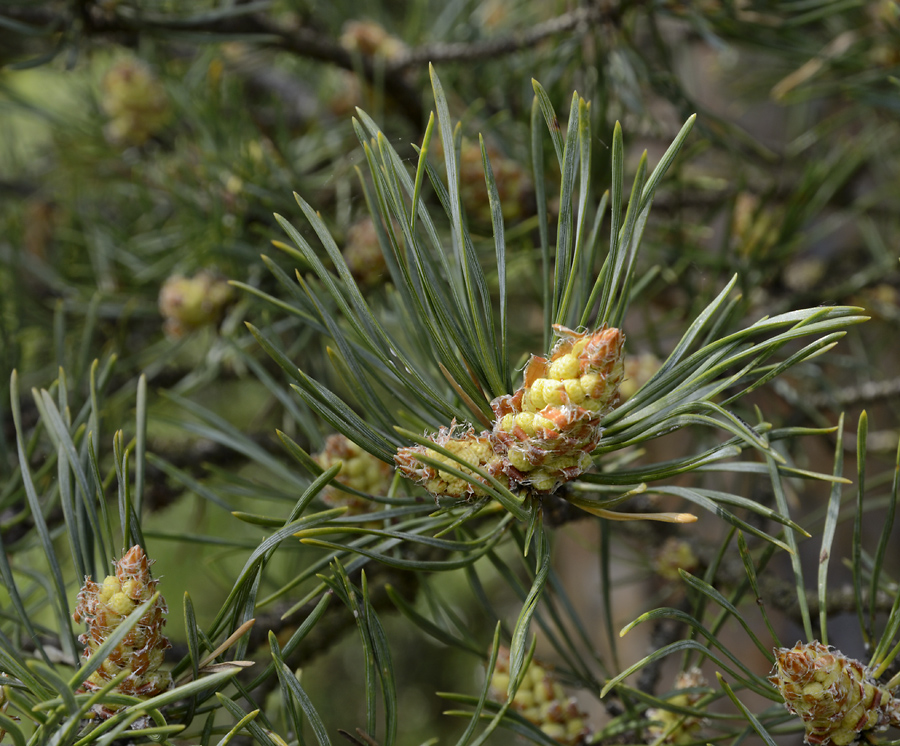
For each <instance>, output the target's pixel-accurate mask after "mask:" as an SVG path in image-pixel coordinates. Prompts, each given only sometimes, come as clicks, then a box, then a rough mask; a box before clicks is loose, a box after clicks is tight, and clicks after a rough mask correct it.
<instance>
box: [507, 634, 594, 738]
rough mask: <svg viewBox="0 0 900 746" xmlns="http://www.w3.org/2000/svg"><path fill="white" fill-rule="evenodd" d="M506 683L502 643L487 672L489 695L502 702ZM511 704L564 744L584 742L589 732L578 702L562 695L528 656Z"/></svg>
mask: <svg viewBox="0 0 900 746" xmlns="http://www.w3.org/2000/svg"><path fill="white" fill-rule="evenodd" d="M508 686H509V648H506V647H502V648H500V650H499V651H498V654H497V664H496V666H495V667H494V673H493V675H492V676H491V687H490V692H489V694H490V697H491V699H493V700H495V701H497V702H505V701H506V691H507V688H508ZM511 707H512V709H513V710H515V711H516V712H518V713H519V714H520V715H521V716H522V717H524V718H525V719H526V720H528V721H530V722H531V723H534V724H535V725H536V726H537V727H538V728H540V729H541V730H542V731H543V732H544V733H546V734H547V735H548V736H550V737H551V738H553V739H555V740H556V741H558V742H559V743H561V744H564V745H565V746H576V744H581V743H584V742H585V739H586V738H587V737H588V736H589V735H590V730H589V729H588V728H587V726H586V725H585V722H584V718H585V717H586V715H585V713H583V712H581V711H580V710H579V709H578V703H577V702H576V701H575V699H574V698H573V697H567V696H566V693H565V692H564V691H563V688H562V686H561V685H560V684H559V682H558V681H557V680H556V679H555V678H554V676H553V675H552V674H551V673H550V672H549V671H547V669H546V667H544V666H543V665H541V663H540V662H538V661H536V660H532V661H531V664H530V665H529V666H528V669H527V670H526V671H525V677H524V678H523V679H522V684H521V686H520V687H519V690H518V691H517V692H516V696H515V698H514V699H513V701H512V705H511Z"/></svg>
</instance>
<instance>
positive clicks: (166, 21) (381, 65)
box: [0, 5, 621, 126]
mask: <svg viewBox="0 0 900 746" xmlns="http://www.w3.org/2000/svg"><path fill="white" fill-rule="evenodd" d="M92 10H93V11H94V12H92V13H86V14H84V15H83V16H82V20H83V25H84V32H85V33H86V34H87V35H102V36H117V35H126V36H135V37H137V36H140V35H141V34H145V33H159V32H168V33H177V32H180V31H181V32H183V31H192V32H204V33H210V34H217V35H220V36H222V37H228V36H234V35H240V36H242V37H246V36H247V35H248V34H251V35H257V36H258V38H257V39H256V44H257V46H259V47H268V48H272V49H280V50H283V51H286V52H290V53H291V54H295V55H297V56H299V57H306V58H308V59H312V60H318V61H320V62H327V63H330V64H333V65H336V66H337V67H342V68H344V69H346V70H352V71H357V70H358V71H360V72H361V73H362V75H363V77H365V78H366V80H368V81H369V82H370V83H375V82H383V84H384V88H385V91H386V92H387V93H388V95H389V96H390V97H391V98H393V99H394V100H395V101H396V102H397V103H398V104H399V105H400V107H401V109H402V110H403V111H404V113H405V114H406V116H407V118H409V119H410V120H411V121H413V122H414V123H415V124H416V125H417V126H420V125H421V124H422V121H423V116H424V109H423V107H422V101H421V97H420V96H419V94H418V92H417V91H416V90H415V89H414V88H413V87H412V86H410V84H409V83H408V81H407V79H406V76H405V73H406V72H407V71H409V70H410V69H411V68H416V67H421V66H424V65H425V63H427V62H431V63H445V62H463V61H464V62H470V61H473V60H483V59H490V58H495V57H501V56H504V55H509V54H514V53H516V52H518V51H520V50H523V49H529V48H531V47H534V46H535V45H536V44H539V43H540V42H542V41H544V40H545V39H548V38H550V37H552V36H556V35H559V34H565V33H570V32H574V33H575V34H586V33H588V32H589V31H590V30H591V29H592V27H594V26H596V25H597V24H599V23H609V22H616V21H617V20H618V18H619V16H620V14H621V9H620V8H618V7H615V8H612V7H610V8H600V7H598V6H597V5H591V6H588V7H582V8H578V9H576V10H573V11H570V12H568V13H563V14H562V15H560V16H557V17H556V18H551V19H550V20H549V21H545V22H543V23H539V24H537V25H536V26H533V27H531V28H528V29H525V30H523V31H520V32H516V33H512V34H509V35H506V36H501V37H498V38H494V39H485V40H481V41H476V42H458V43H444V42H437V43H434V44H425V45H422V46H419V47H416V48H413V49H406V50H403V51H401V52H398V53H397V54H396V55H395V56H394V57H392V58H391V59H389V60H376V59H375V58H373V57H368V56H362V57H360V56H357V55H353V54H351V53H350V52H349V51H348V50H347V49H345V48H344V47H343V46H341V45H340V44H339V43H338V42H337V41H336V40H334V39H331V38H328V37H327V36H324V35H323V34H322V33H321V32H320V31H318V30H314V29H311V28H306V27H303V26H299V25H297V26H293V27H291V28H288V27H286V26H282V25H278V24H277V23H275V22H274V21H273V20H271V19H270V18H268V17H266V16H264V15H262V14H247V15H239V16H232V17H220V18H214V19H210V18H208V17H202V16H201V17H196V18H187V19H179V18H171V17H164V16H156V17H154V16H148V15H141V16H133V17H128V16H124V15H122V14H120V13H115V12H114V13H110V12H104V11H100V10H99V9H96V8H94V9H92ZM0 16H4V17H6V18H9V19H11V20H15V21H19V22H23V23H29V24H32V25H38V26H45V27H49V28H59V27H60V26H64V25H65V22H64V21H63V20H62V18H61V17H59V16H55V15H54V14H53V13H50V12H47V11H43V10H38V9H29V8H16V7H13V8H6V9H3V11H2V12H0ZM223 40H224V39H223Z"/></svg>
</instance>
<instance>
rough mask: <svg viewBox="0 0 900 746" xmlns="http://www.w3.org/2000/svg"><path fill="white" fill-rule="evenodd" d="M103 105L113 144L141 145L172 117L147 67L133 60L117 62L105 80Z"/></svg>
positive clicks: (160, 84)
mask: <svg viewBox="0 0 900 746" xmlns="http://www.w3.org/2000/svg"><path fill="white" fill-rule="evenodd" d="M101 88H102V94H103V99H102V104H103V108H104V110H105V111H106V113H107V114H108V115H109V117H110V120H109V124H107V126H106V135H107V137H108V138H109V140H110V141H111V142H114V143H118V144H122V145H142V144H143V143H145V142H146V141H147V140H148V139H149V138H151V137H152V136H153V135H155V134H156V133H157V132H159V131H160V130H162V128H163V127H165V126H166V124H168V122H169V120H170V119H171V117H172V107H171V104H170V102H169V96H168V94H167V93H166V89H165V88H164V87H163V85H162V83H160V82H159V79H158V78H157V77H156V76H155V75H154V74H153V72H152V71H151V70H150V68H149V67H147V65H145V64H144V63H143V62H141V61H140V60H137V59H134V58H124V59H121V60H119V61H118V62H116V64H115V65H113V67H112V68H110V70H109V72H107V73H106V75H105V76H104V77H103V82H102V84H101Z"/></svg>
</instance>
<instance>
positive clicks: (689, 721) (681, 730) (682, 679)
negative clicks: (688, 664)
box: [646, 667, 706, 746]
mask: <svg viewBox="0 0 900 746" xmlns="http://www.w3.org/2000/svg"><path fill="white" fill-rule="evenodd" d="M702 686H706V679H705V678H704V676H703V673H702V672H701V671H700V669H699V668H696V667H694V668H690V669H688V670H687V671H682V672H681V673H680V674H678V677H677V678H676V679H675V690H676V693H675V694H673V695H672V696H671V697H669V698H668V699H667V700H666V701H667V702H670V703H671V704H673V705H675V706H676V707H693V706H694V705H696V704H697V702H698V701H699V700H700V697H702V696H703V693H702V692H681V691H679V690H683V689H695V688H697V687H702ZM646 714H647V718H648V719H650V720H652V721H654V723H653V725H651V726H650V727H648V728H647V731H648V733H649V735H650V738H651V739H652V740H653V741H656V740H657V739H660V738H662V743H665V744H674V745H675V746H682V744H688V743H692V742H694V741H697V740H698V736H697V732H698V731H699V730H700V729H701V728H702V727H703V724H704V722H705V720H704V718H700V717H694V716H691V715H682V714H681V713H679V712H673V711H672V710H666V709H663V708H661V707H660V708H655V707H654V708H650V709H648V710H647V713H646Z"/></svg>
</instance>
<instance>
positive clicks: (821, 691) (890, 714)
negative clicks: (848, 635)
mask: <svg viewBox="0 0 900 746" xmlns="http://www.w3.org/2000/svg"><path fill="white" fill-rule="evenodd" d="M775 657H776V661H775V668H774V669H773V670H772V674H771V675H770V676H769V681H770V682H771V683H772V684H773V685H774V686H775V687H776V688H777V689H778V692H779V693H780V694H781V696H782V697H783V698H784V703H785V706H786V707H787V708H788V710H790V711H791V712H792V713H794V714H795V715H797V716H798V717H799V718H800V719H801V720H802V721H803V726H804V728H805V729H806V742H807V743H810V744H816V746H827V744H829V743H833V744H835V746H848V745H849V744H851V743H853V742H854V741H855V740H856V739H857V738H858V737H859V736H860V735H861V734H862V733H865V732H872V731H880V730H884V729H885V728H886V727H887V726H888V725H889V724H890V725H894V726H900V700H897V699H895V698H894V697H893V696H892V695H891V693H890V692H889V691H887V690H886V689H884V688H883V687H880V686H879V685H878V683H877V682H876V681H875V679H874V677H873V676H872V672H871V671H870V670H869V669H868V668H866V666H864V665H863V664H862V663H860V662H859V661H858V660H854V659H853V658H848V657H847V656H845V655H844V654H843V653H841V652H840V651H838V650H835V649H834V648H831V647H829V646H826V645H823V644H822V643H820V642H818V641H816V640H814V641H813V642H810V643H807V644H802V643H799V642H798V643H797V644H796V645H794V647H793V648H778V649H777V650H776V651H775Z"/></svg>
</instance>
